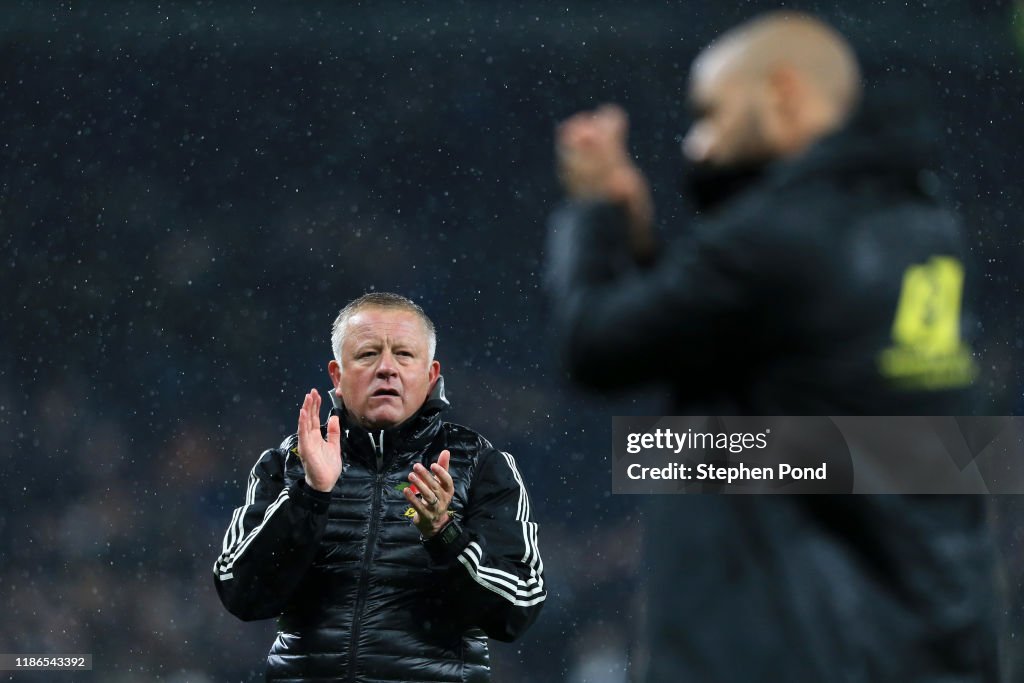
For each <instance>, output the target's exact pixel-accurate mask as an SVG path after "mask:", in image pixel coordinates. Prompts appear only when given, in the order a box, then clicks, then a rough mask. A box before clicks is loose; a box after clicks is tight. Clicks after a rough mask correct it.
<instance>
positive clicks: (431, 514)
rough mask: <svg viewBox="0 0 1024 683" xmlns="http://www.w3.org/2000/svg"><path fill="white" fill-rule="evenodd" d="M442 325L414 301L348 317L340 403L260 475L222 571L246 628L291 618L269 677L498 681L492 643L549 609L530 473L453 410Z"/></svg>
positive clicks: (223, 588) (353, 309)
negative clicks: (526, 479)
mask: <svg viewBox="0 0 1024 683" xmlns="http://www.w3.org/2000/svg"><path fill="white" fill-rule="evenodd" d="M436 340H437V336H436V332H435V330H434V324H433V323H432V322H431V321H430V319H429V318H428V317H427V315H426V314H425V313H424V312H423V310H422V309H421V308H420V307H419V306H417V305H416V304H415V303H413V302H412V301H410V300H409V299H406V298H405V297H402V296H399V295H397V294H390V293H384V292H375V293H370V294H365V295H363V296H362V297H359V298H358V299H356V300H355V301H353V302H351V303H350V304H348V305H347V306H346V307H345V308H343V309H342V310H341V312H340V313H339V314H338V317H337V318H336V320H335V323H334V327H333V331H332V335H331V344H332V347H333V350H334V356H335V357H334V359H333V360H331V361H330V362H329V363H328V372H329V373H330V376H331V380H332V382H333V384H334V389H333V390H332V391H331V399H332V401H333V403H334V408H333V409H332V410H331V413H330V417H329V418H328V420H327V424H326V425H321V423H320V404H321V399H320V394H319V392H317V391H316V389H313V390H311V391H310V392H309V393H307V394H306V396H305V399H304V400H303V403H302V408H301V409H300V410H299V420H298V429H297V431H296V433H295V434H293V435H291V436H289V437H287V438H286V439H285V440H284V442H283V443H282V444H281V445H280V446H279V447H278V448H272V449H269V450H267V451H265V452H264V453H263V455H262V456H260V458H259V460H258V461H257V462H256V464H255V465H254V466H253V468H252V472H251V473H250V475H249V478H248V485H247V488H246V499H245V504H244V505H242V506H241V507H239V508H237V509H236V510H235V512H234V516H233V517H232V520H231V524H230V526H229V527H228V530H227V532H226V533H225V535H224V543H223V548H222V552H221V554H220V556H219V557H218V558H217V561H216V563H215V564H214V580H215V583H216V587H217V592H218V594H219V595H220V598H221V600H222V601H223V603H224V605H225V606H226V607H227V608H228V610H230V611H231V613H232V614H234V615H236V616H237V617H239V618H241V619H245V620H250V619H268V618H272V617H279V619H278V634H277V639H276V640H275V641H274V644H273V645H272V646H271V649H270V653H269V655H268V657H267V672H266V679H267V680H268V681H289V682H292V683H294V682H298V681H345V682H347V683H361V682H370V681H372V682H373V683H385V682H387V681H393V682H395V683H398V682H402V683H412V682H423V683H427V682H430V683H433V682H438V681H461V682H464V683H486V682H487V681H489V680H490V666H489V663H488V662H489V660H488V651H487V636H490V637H492V638H496V639H499V640H506V641H509V640H514V639H515V638H517V637H518V636H520V635H521V634H522V633H523V632H524V631H525V630H526V629H527V628H528V627H529V626H530V624H532V623H533V621H534V619H536V617H537V614H538V613H539V612H540V609H541V607H542V606H543V603H544V600H545V598H546V596H547V590H546V589H545V587H544V576H543V574H544V566H543V562H542V561H541V558H540V554H539V551H538V548H537V524H536V523H535V522H534V521H533V515H532V513H531V510H530V499H529V495H528V494H527V491H526V487H525V484H524V483H523V480H522V477H521V476H520V474H519V471H518V468H517V466H516V463H515V460H514V459H513V457H512V456H511V455H509V454H508V453H504V452H502V451H499V450H498V449H496V448H494V447H493V446H492V445H491V444H490V443H489V442H488V441H487V440H486V439H484V438H483V437H482V436H480V435H479V434H477V433H476V432H474V431H473V430H471V429H468V428H467V427H463V426H461V425H457V424H453V423H450V422H445V421H443V420H442V413H443V412H444V410H445V409H446V408H447V407H448V401H447V399H445V396H444V383H443V380H442V378H441V375H440V372H441V366H440V363H439V362H438V361H437V360H435V359H434V350H435V346H436Z"/></svg>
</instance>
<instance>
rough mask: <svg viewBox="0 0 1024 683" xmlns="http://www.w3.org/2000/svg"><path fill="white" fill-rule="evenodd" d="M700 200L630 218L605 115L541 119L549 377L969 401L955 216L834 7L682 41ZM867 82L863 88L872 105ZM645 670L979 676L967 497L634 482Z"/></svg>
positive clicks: (928, 160) (755, 411)
mask: <svg viewBox="0 0 1024 683" xmlns="http://www.w3.org/2000/svg"><path fill="white" fill-rule="evenodd" d="M691 97H692V101H693V104H694V106H695V108H696V110H697V116H696V119H695V123H694V124H693V127H692V128H691V129H690V131H689V132H688V134H687V135H686V136H685V139H684V141H683V153H684V156H685V157H686V158H687V159H688V160H689V161H691V162H693V164H694V168H695V172H694V173H693V174H692V176H691V187H692V189H693V191H694V193H695V199H696V200H697V203H698V204H699V205H700V208H701V210H702V211H701V216H700V219H699V220H698V221H696V222H695V224H694V225H693V226H692V229H691V230H690V231H689V232H688V233H687V234H686V235H685V236H683V237H680V238H679V239H678V240H677V241H676V242H675V243H673V244H669V245H665V246H659V245H658V244H656V241H655V239H654V238H653V237H652V232H651V222H652V214H653V212H652V209H651V200H650V196H649V192H648V186H647V182H646V180H645V178H644V176H643V175H642V174H641V172H640V171H639V170H638V169H637V168H636V166H635V165H634V163H633V161H632V160H631V159H630V157H629V154H628V152H627V149H626V132H627V120H626V115H625V112H623V111H622V110H621V109H619V108H617V107H614V106H605V107H602V108H599V109H597V110H596V111H589V112H582V113H579V114H577V115H575V116H573V117H571V118H570V119H568V120H567V121H565V122H564V123H563V124H561V125H560V127H559V129H558V131H557V154H558V160H559V172H560V178H561V180H562V183H563V185H564V187H565V188H566V191H567V194H568V195H569V201H567V202H566V203H565V204H564V205H563V206H562V207H560V208H559V210H558V211H556V213H555V214H554V215H553V217H552V220H551V224H550V225H551V227H550V234H549V244H548V252H549V253H548V263H547V275H546V277H547V281H548V286H549V289H550V291H551V294H552V299H553V308H554V315H555V325H556V330H557V334H558V335H559V341H560V343H561V346H562V351H563V353H564V357H565V362H566V364H567V365H568V368H569V370H570V373H571V376H572V377H573V378H574V379H575V380H576V381H577V382H579V383H580V384H582V385H586V386H589V387H592V388H597V389H615V388H621V387H629V386H635V385H638V384H642V383H648V382H662V383H667V384H669V385H671V387H672V389H673V391H674V395H675V405H674V406H673V408H674V410H675V411H676V412H677V413H678V414H691V415H707V414H720V415H738V414H751V415H906V414H922V415H958V414H969V413H970V412H971V410H972V409H973V406H972V403H971V398H970V396H971V389H970V388H971V384H972V382H973V380H974V376H975V374H976V368H975V366H974V363H973V361H972V358H971V352H970V347H969V344H968V343H967V342H966V341H965V340H963V339H962V337H961V323H962V318H963V315H962V311H961V296H962V287H963V273H964V269H963V263H962V262H963V257H962V244H961V239H962V235H961V226H960V225H959V224H958V221H957V219H956V218H955V217H954V216H953V215H951V214H950V213H949V212H948V211H946V210H945V209H944V208H943V207H941V206H940V205H939V204H938V203H937V201H936V200H935V199H934V197H933V193H932V191H931V190H932V188H931V187H930V185H931V183H930V181H929V178H931V177H933V176H931V175H930V174H929V173H928V172H927V169H929V168H930V167H934V166H935V165H936V164H937V161H936V150H935V145H936V140H935V138H934V137H931V136H930V134H929V130H928V128H927V126H924V125H923V124H922V123H921V121H919V120H918V119H917V118H915V117H914V116H909V115H907V114H906V112H905V111H904V112H902V113H901V111H900V110H899V108H897V107H891V106H887V104H886V102H881V103H875V102H872V101H871V98H870V97H869V96H867V95H865V94H864V93H863V92H862V86H861V77H860V72H859V67H858V64H857V61H856V59H855V56H854V54H853V52H852V50H851V48H850V47H849V46H848V44H847V42H846V41H845V40H844V39H843V37H842V36H840V35H839V34H838V33H836V32H835V31H834V30H833V29H831V28H830V27H828V26H827V25H825V24H823V23H822V22H820V21H818V20H816V19H815V18H813V17H809V16H806V15H802V14H797V13H773V14H769V15H762V16H760V17H757V18H755V19H753V20H751V21H750V22H748V23H746V24H743V25H740V26H739V27H737V28H734V29H732V30H730V31H728V32H727V33H725V34H723V35H722V36H721V37H719V38H718V39H717V40H715V41H714V42H713V43H712V44H711V45H710V46H709V47H708V48H707V49H706V50H705V51H704V52H703V53H702V54H701V55H700V56H699V57H698V59H697V60H696V61H695V63H694V65H693V68H692V72H691ZM875 104H878V105H879V106H875ZM645 502H646V503H647V507H646V509H645V514H646V527H645V529H646V530H645V545H646V548H647V550H646V563H645V564H646V566H647V568H648V569H647V575H646V577H645V578H644V579H643V582H644V583H643V588H644V591H645V592H646V596H647V600H646V603H647V607H646V618H645V620H644V621H645V623H644V626H643V628H642V629H641V631H642V635H641V638H640V641H641V645H640V648H639V650H640V652H639V653H638V655H637V657H636V658H635V659H634V662H635V667H634V675H635V677H637V678H639V679H641V680H643V681H647V682H650V683H654V682H656V683H668V682H672V683H687V682H691V681H693V682H699V683H724V682H728V683H733V682H740V681H742V682H744V683H749V682H751V681H782V682H789V681H799V682H803V681H815V682H818V681H822V682H824V681H827V682H829V683H853V682H855V681H856V682H871V683H888V682H895V681H899V682H901V683H907V682H918V681H921V682H923V681H929V682H934V683H938V682H939V681H942V682H952V681H957V682H961V683H966V682H981V681H985V682H990V681H995V680H996V679H997V676H998V672H997V656H996V651H997V645H996V641H997V638H996V629H995V614H994V610H995V602H996V600H995V589H994V575H993V572H994V569H993V565H994V556H993V550H992V546H991V541H990V537H989V531H988V527H987V522H986V506H985V503H986V501H985V500H984V499H983V498H982V497H978V496H918V497H911V496H785V495H774V496H772V495H765V496H753V495H749V496H714V495H677V496H650V497H649V498H648V500H647V501H645Z"/></svg>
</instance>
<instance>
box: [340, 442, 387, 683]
mask: <svg viewBox="0 0 1024 683" xmlns="http://www.w3.org/2000/svg"><path fill="white" fill-rule="evenodd" d="M369 436H370V443H371V444H372V445H373V451H374V453H375V454H376V455H377V476H376V478H375V479H374V486H373V502H372V503H371V504H370V529H369V531H368V532H367V534H366V549H365V550H364V551H363V561H362V564H361V565H360V568H359V590H358V591H357V592H356V608H355V610H354V612H353V615H352V628H351V629H349V644H348V680H350V681H355V680H356V660H357V659H358V656H359V632H360V631H361V630H362V628H361V627H362V623H363V608H364V607H365V606H366V589H367V584H369V582H370V561H371V559H372V558H373V550H374V548H375V547H376V545H377V533H378V531H379V527H380V517H381V510H380V504H381V491H382V490H383V488H384V475H385V474H386V472H384V469H383V466H384V430H383V429H382V430H380V443H377V442H376V441H374V440H373V433H372V432H371V433H370V434H369Z"/></svg>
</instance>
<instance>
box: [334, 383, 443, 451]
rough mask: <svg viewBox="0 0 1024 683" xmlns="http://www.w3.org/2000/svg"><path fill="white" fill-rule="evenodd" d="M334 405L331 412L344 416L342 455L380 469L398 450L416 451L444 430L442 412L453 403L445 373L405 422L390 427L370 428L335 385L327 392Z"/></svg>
mask: <svg viewBox="0 0 1024 683" xmlns="http://www.w3.org/2000/svg"><path fill="white" fill-rule="evenodd" d="M327 393H328V394H329V395H330V397H331V401H332V402H333V403H334V407H333V408H332V409H331V415H337V416H339V418H340V419H341V428H342V432H343V433H342V457H348V456H350V455H354V456H356V457H358V458H360V459H361V460H364V461H366V463H368V464H371V465H372V464H374V463H376V466H377V469H382V468H383V467H384V466H385V465H387V464H390V463H391V462H392V461H393V460H394V459H395V457H396V454H398V456H399V457H403V456H405V455H406V454H408V455H415V454H418V453H420V452H421V451H422V450H423V449H424V448H426V447H427V446H429V445H430V443H431V442H432V441H433V440H434V437H435V436H437V433H438V432H439V431H440V430H441V424H442V420H441V414H442V413H443V412H444V411H445V410H447V409H448V408H449V407H450V405H451V404H450V403H449V402H448V398H447V397H446V396H445V393H444V377H441V376H438V378H437V381H436V382H435V383H434V388H433V389H431V391H430V395H429V396H427V400H426V401H424V402H423V405H422V406H421V407H420V409H419V410H417V411H416V412H415V413H413V414H412V416H410V417H409V419H407V420H406V421H405V422H403V423H401V424H399V425H396V426H394V427H390V428H387V429H373V430H368V429H366V428H365V427H363V426H362V425H360V424H359V423H358V422H357V421H356V420H355V419H354V418H353V417H352V415H351V414H350V413H349V412H348V410H347V409H346V408H345V404H344V403H343V402H342V400H341V397H339V396H338V395H337V394H336V393H335V391H334V389H330V390H329V391H328V392H327Z"/></svg>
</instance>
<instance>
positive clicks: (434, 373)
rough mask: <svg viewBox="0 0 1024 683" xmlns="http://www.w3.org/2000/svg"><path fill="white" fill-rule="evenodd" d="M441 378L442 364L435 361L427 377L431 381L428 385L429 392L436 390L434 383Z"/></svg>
mask: <svg viewBox="0 0 1024 683" xmlns="http://www.w3.org/2000/svg"><path fill="white" fill-rule="evenodd" d="M440 376H441V363H439V362H438V361H436V360H435V361H433V362H432V363H431V364H430V369H429V370H428V371H427V377H428V378H429V379H430V382H429V385H428V386H429V387H430V388H429V391H433V389H434V382H436V381H437V378H438V377H440Z"/></svg>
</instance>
